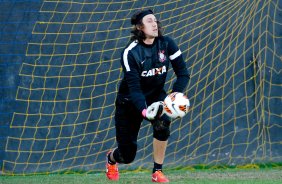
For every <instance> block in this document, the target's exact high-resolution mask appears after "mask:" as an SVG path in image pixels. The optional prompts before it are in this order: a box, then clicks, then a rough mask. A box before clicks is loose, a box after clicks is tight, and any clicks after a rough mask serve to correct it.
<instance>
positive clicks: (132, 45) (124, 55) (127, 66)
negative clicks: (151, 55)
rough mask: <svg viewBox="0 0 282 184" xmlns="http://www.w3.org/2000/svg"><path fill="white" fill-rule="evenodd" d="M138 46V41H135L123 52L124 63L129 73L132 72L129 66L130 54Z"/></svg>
mask: <svg viewBox="0 0 282 184" xmlns="http://www.w3.org/2000/svg"><path fill="white" fill-rule="evenodd" d="M137 44H138V41H137V40H136V41H133V42H132V43H131V44H129V46H128V47H127V48H126V49H125V50H124V52H123V63H124V66H125V69H126V71H127V72H129V71H130V67H129V64H128V52H129V51H130V50H131V49H132V48H133V47H135V46H136V45H137Z"/></svg>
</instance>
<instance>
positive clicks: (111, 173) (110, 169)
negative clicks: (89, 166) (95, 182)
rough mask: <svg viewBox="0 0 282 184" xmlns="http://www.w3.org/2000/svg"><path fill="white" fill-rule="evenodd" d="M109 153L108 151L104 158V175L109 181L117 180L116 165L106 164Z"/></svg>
mask: <svg viewBox="0 0 282 184" xmlns="http://www.w3.org/2000/svg"><path fill="white" fill-rule="evenodd" d="M110 153H111V151H109V152H108V153H107V156H106V175H107V177H108V179H109V180H118V179H119V172H118V166H117V165H118V164H117V163H116V164H114V165H112V164H109V162H108V155H109V154H110Z"/></svg>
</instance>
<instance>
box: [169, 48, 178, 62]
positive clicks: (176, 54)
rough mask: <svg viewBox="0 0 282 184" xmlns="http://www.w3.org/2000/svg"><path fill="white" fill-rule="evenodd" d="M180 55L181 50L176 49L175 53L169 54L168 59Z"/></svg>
mask: <svg viewBox="0 0 282 184" xmlns="http://www.w3.org/2000/svg"><path fill="white" fill-rule="evenodd" d="M180 55H181V51H180V50H178V51H177V52H176V53H174V54H172V55H170V56H169V59H170V60H174V59H175V58H177V57H178V56H180Z"/></svg>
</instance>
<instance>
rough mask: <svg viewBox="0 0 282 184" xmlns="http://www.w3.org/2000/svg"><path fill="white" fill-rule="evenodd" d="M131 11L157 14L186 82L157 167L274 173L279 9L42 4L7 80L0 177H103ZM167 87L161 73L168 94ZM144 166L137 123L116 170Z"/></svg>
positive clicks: (217, 0) (148, 130)
mask: <svg viewBox="0 0 282 184" xmlns="http://www.w3.org/2000/svg"><path fill="white" fill-rule="evenodd" d="M30 3H32V2H30ZM140 7H141V8H143V9H147V8H150V9H152V10H153V11H154V12H155V15H156V17H157V18H158V19H159V20H160V21H161V23H162V27H163V32H164V34H165V35H168V36H170V37H172V38H174V39H175V41H176V43H177V44H178V45H179V47H180V49H181V50H182V53H183V57H184V59H185V61H186V62H187V67H188V69H189V72H190V74H191V79H190V81H189V84H188V87H187V89H186V91H185V93H186V94H187V95H188V97H189V99H190V102H191V105H192V106H191V108H190V111H189V113H188V115H187V116H185V117H184V118H183V119H179V120H175V121H173V123H172V125H171V137H170V138H169V144H168V148H167V154H166V159H165V163H164V164H165V167H167V168H176V167H198V166H200V167H206V168H210V167H239V166H244V165H259V164H269V163H274V164H279V163H281V162H282V148H281V144H282V134H281V132H282V123H281V122H282V108H281V106H282V95H281V91H282V81H281V69H282V57H281V56H282V47H281V46H282V34H281V29H282V17H281V13H282V10H281V8H282V3H281V2H279V0H264V1H260V0H253V1H244V0H225V1H222V0H197V1H192V0H189V1H162V0H152V1H151V0H150V1H147V0H146V1H122V0H118V1H114V0H105V1H94V0H93V1H92V0H84V1H82V0H81V1H79V0H73V1H69V0H62V1H58V0H45V1H42V4H41V8H40V10H39V12H38V17H37V21H36V22H35V23H34V25H33V28H32V33H31V34H32V37H31V39H30V40H29V41H28V43H27V47H26V52H25V57H24V60H23V62H22V64H21V68H20V70H19V73H17V74H15V75H19V79H20V83H19V85H18V86H17V89H15V90H17V91H16V96H15V101H16V104H17V105H16V107H15V108H14V112H13V116H12V118H11V120H10V127H9V129H10V130H9V132H10V133H9V136H8V138H7V141H6V145H5V148H4V149H5V157H4V159H3V165H2V171H3V172H4V173H7V174H32V173H55V172H66V173H68V172H93V171H101V170H104V166H105V155H106V153H107V151H108V150H109V149H112V148H114V147H116V140H115V129H114V123H115V122H114V110H115V106H114V101H115V97H116V93H117V90H118V86H119V82H120V80H121V78H122V75H123V74H122V70H121V65H120V54H121V50H122V49H123V48H124V47H125V46H126V44H127V43H128V41H129V38H130V31H131V29H132V26H131V25H130V17H131V15H132V14H133V13H134V12H135V11H136V10H138V9H139V8H140ZM0 14H1V13H0ZM174 81H175V75H174V74H173V72H172V70H169V75H168V79H167V82H166V85H165V88H166V89H167V90H169V89H171V87H172V85H173V83H174ZM152 162H153V159H152V127H151V125H150V123H148V122H146V121H144V122H143V123H142V127H141V130H140V133H139V138H138V152H137V156H136V159H135V161H134V162H133V163H131V164H129V165H120V169H123V170H130V169H151V167H152Z"/></svg>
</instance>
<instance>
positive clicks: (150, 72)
mask: <svg viewBox="0 0 282 184" xmlns="http://www.w3.org/2000/svg"><path fill="white" fill-rule="evenodd" d="M163 73H166V66H162V67H160V68H153V69H150V70H148V71H142V73H141V76H142V77H151V76H154V75H161V74H163Z"/></svg>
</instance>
